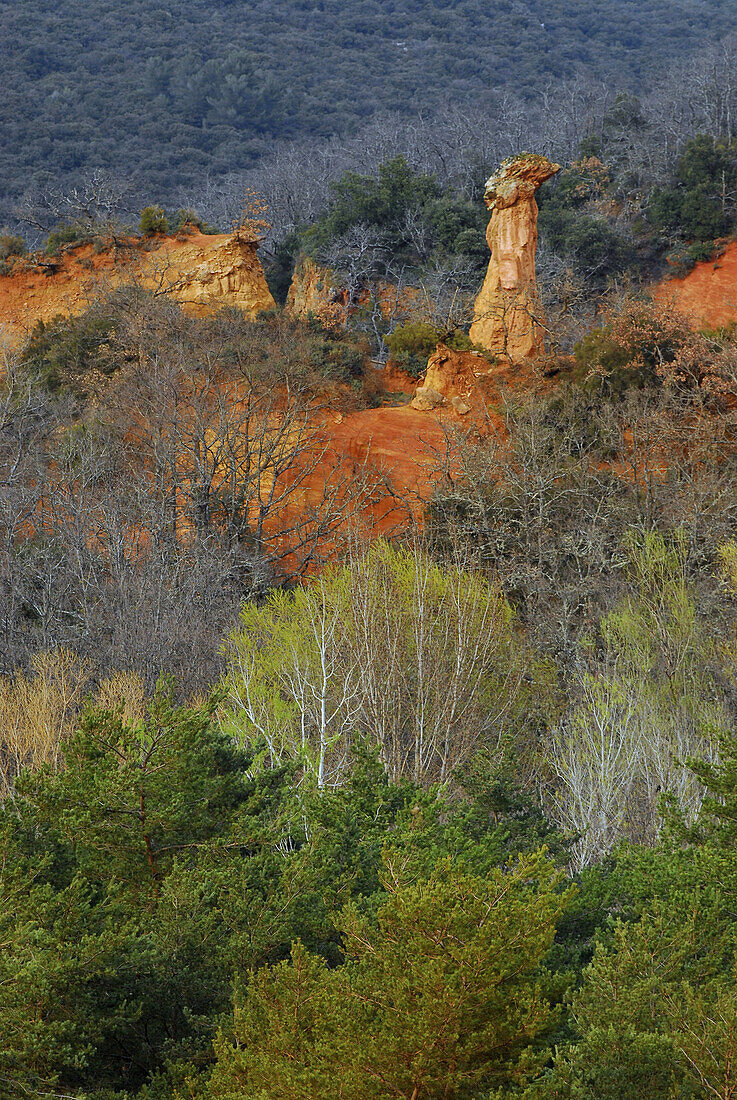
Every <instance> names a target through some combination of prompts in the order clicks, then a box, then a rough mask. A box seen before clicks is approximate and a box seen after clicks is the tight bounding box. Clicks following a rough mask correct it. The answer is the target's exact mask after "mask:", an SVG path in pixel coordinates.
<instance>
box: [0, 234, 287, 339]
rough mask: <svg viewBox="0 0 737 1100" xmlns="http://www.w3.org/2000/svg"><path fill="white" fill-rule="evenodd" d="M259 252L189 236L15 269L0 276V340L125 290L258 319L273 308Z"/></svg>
mask: <svg viewBox="0 0 737 1100" xmlns="http://www.w3.org/2000/svg"><path fill="white" fill-rule="evenodd" d="M257 249H258V245H257V242H256V241H253V240H250V239H248V238H246V237H243V236H240V235H238V234H228V233H220V234H216V235H213V236H206V235H204V234H202V233H199V232H192V233H190V234H187V235H186V236H185V235H182V236H180V237H158V238H154V239H151V240H147V241H143V242H142V241H124V242H122V243H121V244H120V245H117V246H115V245H114V246H111V247H110V248H107V249H105V251H103V252H100V253H97V252H96V251H95V249H94V248H93V246H92V245H82V246H79V247H76V248H68V249H66V250H65V251H63V252H62V253H61V255H60V256H59V257H58V258H54V257H44V256H40V257H30V258H28V259H24V260H20V261H17V262H16V264H15V266H14V269H13V271H12V273H11V274H9V275H2V276H0V337H2V336H4V337H5V339H6V340H9V341H10V342H11V343H19V342H20V341H21V340H23V339H24V338H25V337H26V336H27V335H28V333H29V332H30V331H31V330H32V329H33V328H34V326H35V325H36V324H37V323H38V322H39V321H44V322H47V321H50V320H51V319H52V318H53V317H56V316H58V315H59V314H64V315H67V316H68V315H70V314H77V313H82V312H83V311H84V310H85V309H87V308H88V306H89V305H90V304H91V303H92V302H93V301H94V300H95V299H96V298H98V297H99V296H100V295H101V294H104V293H106V292H107V291H109V290H113V289H115V288H116V287H118V286H122V285H125V284H137V285H140V286H142V287H143V288H145V289H147V290H151V291H153V292H154V293H161V294H168V295H170V296H171V297H172V298H175V299H176V300H177V301H179V302H181V303H182V304H183V305H184V306H185V308H187V309H189V310H190V311H193V312H200V311H201V310H205V309H207V308H211V307H212V306H213V305H214V304H216V305H231V306H238V307H239V308H240V309H242V310H244V312H246V313H247V314H249V315H251V316H255V314H256V313H258V312H260V311H262V310H270V309H275V308H276V305H275V302H274V299H273V298H272V296H271V292H270V290H269V288H268V286H267V285H266V279H265V277H264V272H263V269H262V267H261V263H260V261H259V259H258V255H257Z"/></svg>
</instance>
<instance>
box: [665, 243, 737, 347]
mask: <svg viewBox="0 0 737 1100" xmlns="http://www.w3.org/2000/svg"><path fill="white" fill-rule="evenodd" d="M653 298H654V299H655V301H656V302H662V303H664V304H668V305H672V306H673V307H674V308H675V309H677V310H678V311H679V312H680V313H683V314H684V315H685V316H686V317H688V319H689V321H691V323H692V324H693V326H694V328H721V327H723V326H728V325H733V324H737V241H732V242H730V243H729V244H728V245H727V246H726V248H725V249H724V251H723V252H722V253H721V255H719V256H716V257H715V258H714V259H713V260H706V261H705V262H704V263H699V264H696V266H695V267H694V268H693V270H692V271H689V273H688V275H685V276H684V277H683V278H681V279H666V280H664V281H663V282H662V283H658V285H657V286H655V287H654V288H653Z"/></svg>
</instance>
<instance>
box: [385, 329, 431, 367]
mask: <svg viewBox="0 0 737 1100" xmlns="http://www.w3.org/2000/svg"><path fill="white" fill-rule="evenodd" d="M441 336H442V333H441V332H440V329H438V328H436V327H435V326H434V325H431V324H429V323H428V322H427V321H407V323H406V324H404V325H398V326H397V327H396V328H395V329H394V332H391V333H389V335H388V336H385V337H384V343H385V344H386V346H387V347H388V348H389V351H390V352H391V355H392V358H393V359H394V361H395V362H396V363H397V365H398V366H400V367H402V368H403V369H404V370H406V371H407V372H408V373H409V374H412V375H414V376H415V378H416V377H417V376H418V375H420V374H422V372H423V371H424V369H425V367H426V366H427V360H428V358H429V357H430V356H431V355H432V353H433V352H434V351H435V348H436V347H437V346H438V341H439V340H440V338H441Z"/></svg>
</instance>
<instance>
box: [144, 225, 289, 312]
mask: <svg viewBox="0 0 737 1100" xmlns="http://www.w3.org/2000/svg"><path fill="white" fill-rule="evenodd" d="M208 241H212V242H213V245H212V246H211V247H208V246H207V242H208ZM257 253H258V243H257V242H256V241H255V240H253V239H252V238H250V237H249V236H247V235H245V234H243V233H240V232H236V233H233V234H231V235H230V236H226V237H221V236H220V235H218V236H217V237H201V238H200V239H199V240H198V241H197V242H194V243H193V244H192V245H191V246H189V247H187V246H185V247H183V248H181V249H180V250H178V251H176V252H174V253H172V255H171V266H170V267H169V268H168V269H167V270H166V271H165V272H164V285H166V284H167V282H168V284H169V288H170V291H171V294H172V297H174V298H176V299H177V301H178V302H181V303H182V304H183V305H185V306H190V307H195V308H196V307H200V308H204V309H205V310H207V309H210V308H212V306H218V305H229V306H237V307H238V309H242V310H243V312H244V313H247V314H248V315H249V316H250V317H255V316H256V314H258V313H262V312H267V311H269V310H272V309H276V302H275V301H274V299H273V297H272V294H271V291H270V290H269V288H268V286H267V283H266V277H265V276H264V271H263V268H262V267H261V261H260V260H259V258H258V254H257ZM152 274H153V272H147V271H146V268H145V267H144V269H143V278H144V285H145V282H146V277H147V275H148V276H149V277H150V276H151V275H152Z"/></svg>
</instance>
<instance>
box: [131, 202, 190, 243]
mask: <svg viewBox="0 0 737 1100" xmlns="http://www.w3.org/2000/svg"><path fill="white" fill-rule="evenodd" d="M181 224H182V223H181V222H180V226H181ZM141 232H142V233H143V234H144V236H146V237H152V236H153V235H154V234H155V233H168V232H169V222H168V221H167V218H166V212H165V210H164V207H163V206H146V207H144V208H143V210H142V211H141Z"/></svg>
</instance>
